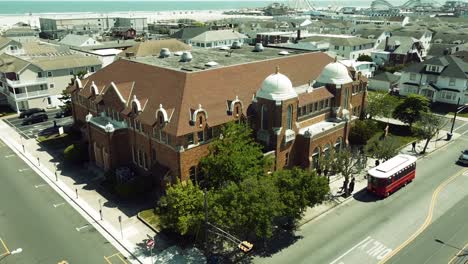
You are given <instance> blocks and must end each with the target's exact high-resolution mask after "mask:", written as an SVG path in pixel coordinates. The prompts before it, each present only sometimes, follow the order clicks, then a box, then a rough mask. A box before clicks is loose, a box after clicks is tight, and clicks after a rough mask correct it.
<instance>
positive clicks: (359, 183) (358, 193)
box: [299, 130, 460, 226]
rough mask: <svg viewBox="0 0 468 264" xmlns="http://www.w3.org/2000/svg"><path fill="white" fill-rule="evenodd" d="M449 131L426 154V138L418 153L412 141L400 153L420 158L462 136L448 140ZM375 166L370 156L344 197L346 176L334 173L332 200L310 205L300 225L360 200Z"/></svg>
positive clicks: (433, 142) (428, 147) (443, 133)
mask: <svg viewBox="0 0 468 264" xmlns="http://www.w3.org/2000/svg"><path fill="white" fill-rule="evenodd" d="M447 132H448V131H444V130H442V131H440V133H439V136H438V137H435V138H433V139H432V140H431V141H430V142H429V144H428V146H427V149H426V153H425V154H420V152H421V151H422V150H423V148H424V145H425V144H426V140H421V141H418V142H417V143H416V153H415V152H413V151H412V145H411V143H410V144H408V145H406V146H405V147H403V148H402V149H401V150H400V154H408V155H413V156H416V157H417V158H418V159H420V158H423V157H425V156H426V155H429V154H430V153H432V152H434V151H435V150H437V149H440V148H442V147H444V146H446V145H447V144H449V143H450V142H453V141H454V140H455V139H457V138H459V137H460V134H458V133H453V136H452V140H450V141H447V140H446V137H447ZM374 166H375V159H372V158H369V159H367V166H366V168H365V169H364V170H363V171H362V172H361V173H360V174H359V175H357V176H354V178H355V186H354V190H355V191H354V193H353V195H351V196H349V197H347V198H344V197H343V196H342V192H340V189H341V187H342V186H343V181H344V178H343V177H342V176H341V175H333V176H331V177H330V200H328V201H325V202H324V203H322V204H319V205H316V206H314V207H311V208H310V207H309V208H308V209H307V210H306V212H305V213H304V217H303V218H302V219H301V220H300V221H299V226H302V225H304V224H306V223H308V222H310V221H312V220H314V219H316V218H317V217H319V216H321V215H324V214H326V213H327V212H329V211H331V210H332V209H333V208H335V207H337V206H339V205H342V204H345V203H346V202H349V201H351V200H352V199H355V200H359V199H360V198H361V197H362V196H363V194H365V192H366V188H367V179H366V178H365V176H366V174H367V171H368V170H369V169H371V168H373V167H374Z"/></svg>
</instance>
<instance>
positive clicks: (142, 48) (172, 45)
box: [121, 39, 192, 57]
mask: <svg viewBox="0 0 468 264" xmlns="http://www.w3.org/2000/svg"><path fill="white" fill-rule="evenodd" d="M162 48H168V49H169V50H170V51H171V52H175V51H187V50H191V49H192V47H190V46H189V45H187V44H185V43H183V42H181V41H179V40H177V39H164V40H148V41H144V42H140V43H138V44H136V45H135V46H132V47H130V48H128V49H126V50H125V52H124V53H128V52H132V53H133V54H134V56H136V57H146V56H159V52H160V51H161V49H162ZM121 56H124V54H122V55H121Z"/></svg>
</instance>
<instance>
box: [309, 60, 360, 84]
mask: <svg viewBox="0 0 468 264" xmlns="http://www.w3.org/2000/svg"><path fill="white" fill-rule="evenodd" d="M317 82H320V83H323V84H340V85H341V84H345V83H350V82H353V79H351V77H350V76H349V72H348V69H347V68H346V66H344V65H343V64H341V63H339V62H333V63H329V64H328V65H327V66H325V68H323V70H322V73H320V76H319V77H318V79H317Z"/></svg>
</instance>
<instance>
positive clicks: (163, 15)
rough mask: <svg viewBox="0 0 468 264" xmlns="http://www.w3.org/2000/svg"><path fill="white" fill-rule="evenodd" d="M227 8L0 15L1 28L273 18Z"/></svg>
mask: <svg viewBox="0 0 468 264" xmlns="http://www.w3.org/2000/svg"><path fill="white" fill-rule="evenodd" d="M224 11H226V10H215V11H210V10H205V11H203V10H196V11H195V10H192V11H190V10H188V11H161V12H133V11H132V12H111V13H90V12H82V13H79V12H78V13H40V14H39V13H38V14H34V13H33V14H24V15H16V14H15V15H0V28H9V27H11V26H12V25H14V24H15V23H18V22H24V23H28V24H30V25H31V26H33V27H38V28H39V27H40V25H39V18H40V17H47V18H85V17H119V16H120V17H146V18H147V19H148V23H154V22H158V21H167V20H173V19H182V18H184V19H194V20H197V21H201V22H206V21H211V20H218V19H229V18H240V17H243V18H246V17H251V18H263V19H264V18H266V19H268V18H271V17H264V16H262V17H259V16H245V15H226V14H223V12H224Z"/></svg>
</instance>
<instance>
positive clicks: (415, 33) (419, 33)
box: [392, 28, 432, 39]
mask: <svg viewBox="0 0 468 264" xmlns="http://www.w3.org/2000/svg"><path fill="white" fill-rule="evenodd" d="M426 33H429V34H432V32H430V31H429V30H418V29H414V30H411V29H407V28H401V29H399V30H393V31H392V36H402V37H413V38H416V39H420V38H422V37H423V36H424V34H426Z"/></svg>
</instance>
